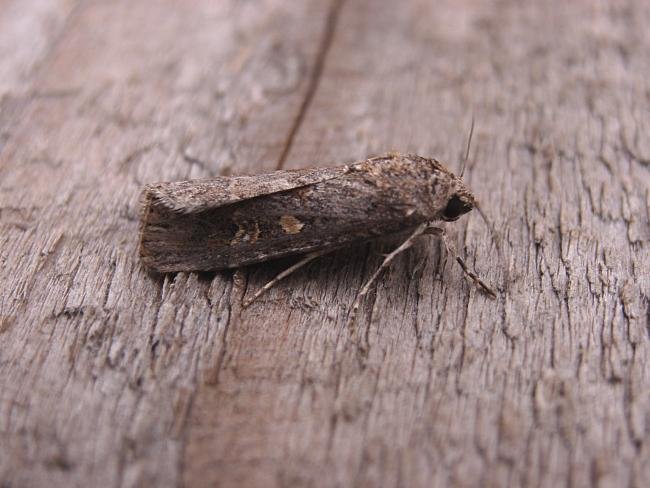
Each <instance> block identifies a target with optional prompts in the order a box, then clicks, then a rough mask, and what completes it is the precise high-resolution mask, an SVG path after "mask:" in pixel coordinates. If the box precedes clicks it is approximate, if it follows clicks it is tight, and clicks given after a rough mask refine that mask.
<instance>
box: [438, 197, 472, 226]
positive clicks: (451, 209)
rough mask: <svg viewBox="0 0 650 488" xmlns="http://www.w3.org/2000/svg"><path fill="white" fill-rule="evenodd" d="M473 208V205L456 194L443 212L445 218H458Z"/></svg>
mask: <svg viewBox="0 0 650 488" xmlns="http://www.w3.org/2000/svg"><path fill="white" fill-rule="evenodd" d="M470 210H472V205H471V204H470V203H468V202H467V201H463V200H462V199H461V198H460V197H459V196H458V195H454V196H453V197H451V198H450V199H449V201H448V202H447V206H446V207H445V210H444V211H443V212H442V218H443V220H456V219H457V218H458V217H460V216H461V215H463V214H466V213H467V212H469V211H470Z"/></svg>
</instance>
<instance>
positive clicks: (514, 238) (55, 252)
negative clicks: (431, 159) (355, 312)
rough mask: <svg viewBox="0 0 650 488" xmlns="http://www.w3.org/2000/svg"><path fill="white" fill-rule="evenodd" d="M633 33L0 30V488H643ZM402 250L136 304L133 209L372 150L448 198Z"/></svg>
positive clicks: (546, 16) (407, 20)
mask: <svg viewBox="0 0 650 488" xmlns="http://www.w3.org/2000/svg"><path fill="white" fill-rule="evenodd" d="M648 25H650V5H649V4H648V3H647V2H645V1H643V0H636V1H634V0H631V1H628V2H600V3H597V2H587V1H578V2H566V1H561V0H557V1H552V2H532V1H531V2H520V1H514V0H513V1H501V2H473V1H464V2H456V1H452V0H447V1H443V2H427V1H424V0H420V1H418V0H413V1H407V2H399V7H397V2H393V1H391V0H342V1H341V0H333V1H331V2H325V1H315V0H314V1H312V2H302V1H295V2H288V1H287V2H280V1H277V0H266V1H257V0H255V1H252V0H251V1H246V2H242V1H239V0H230V1H228V0H223V1H220V2H210V1H208V0H193V1H191V2H181V1H172V0H147V1H144V0H143V1H138V2H132V1H128V0H121V1H114V2H100V1H90V0H88V1H79V2H75V1H72V0H29V1H25V0H3V1H0V265H1V269H0V479H1V480H2V483H0V485H1V486H2V487H3V488H4V487H22V486H66V487H67V486H114V487H118V486H125V487H134V486H161V487H162V486H178V485H186V486H289V485H292V486H317V487H330V486H353V485H356V486H376V485H383V486H432V485H433V486H450V485H451V486H454V485H455V486H505V485H512V486H544V487H546V486H548V487H555V486H562V485H565V486H588V485H598V486H647V481H648V479H650V462H649V461H650V445H649V444H650V435H649V433H650V396H649V395H650V394H649V392H650V366H649V357H648V354H649V352H650V341H649V334H650V281H649V276H650V253H649V252H648V250H649V245H648V241H649V238H650V225H649V219H650V217H649V215H650V189H649V188H650V137H649V136H648V134H649V133H650V116H649V114H650V81H649V80H650V56H649V55H648V53H649V52H650V31H649V30H648ZM472 115H474V116H475V118H476V121H477V130H476V133H475V138H474V145H473V149H472V153H471V157H470V165H469V168H468V172H467V175H466V180H467V182H468V184H469V185H470V187H471V188H472V189H473V191H474V192H475V194H476V195H477V196H478V198H479V199H480V200H481V201H482V204H483V207H484V209H485V211H486V213H487V214H488V215H489V216H490V217H491V218H492V220H493V221H494V223H495V226H496V228H497V230H498V232H499V233H500V234H501V235H502V236H503V247H504V259H503V261H502V262H500V260H499V259H498V255H497V253H496V250H495V247H494V245H492V244H491V242H490V239H489V234H488V231H487V229H486V227H485V226H484V225H483V223H482V222H481V220H480V219H479V218H478V216H477V215H476V214H475V213H472V214H470V215H468V216H466V217H464V218H463V219H461V220H460V221H459V222H457V223H456V224H454V225H452V226H450V232H451V236H452V240H454V241H455V242H456V243H457V244H458V246H459V248H460V249H461V251H462V253H463V254H464V255H466V256H467V257H468V261H469V262H470V263H472V264H474V265H475V267H476V268H477V270H478V272H479V273H480V274H481V276H482V277H484V278H485V280H486V281H487V282H489V283H492V284H494V285H495V286H496V287H497V288H498V289H499V290H500V296H499V299H498V300H497V301H490V300H488V299H486V298H485V297H484V296H483V295H481V294H480V293H477V292H476V290H474V289H473V288H472V287H471V286H469V285H468V284H467V283H466V281H465V280H464V278H463V277H462V275H461V273H460V271H459V269H458V268H457V266H455V264H454V263H453V262H452V260H450V259H449V258H448V256H446V255H445V254H444V253H441V252H440V244H439V242H437V241H436V239H435V238H434V237H430V238H425V239H423V240H422V242H420V243H419V244H418V245H417V246H416V247H415V248H414V249H412V250H410V251H409V252H408V253H406V254H405V255H403V256H401V257H400V258H398V259H397V261H396V263H395V264H394V265H393V266H392V268H391V269H390V270H389V272H387V273H386V274H385V275H384V276H383V278H382V279H381V280H380V283H379V285H378V288H377V291H376V293H373V294H372V295H371V296H369V297H368V299H367V300H366V301H365V304H364V307H363V309H362V310H361V311H360V317H359V324H358V325H357V327H356V329H355V330H354V331H353V332H350V331H349V330H348V328H347V326H346V317H347V311H348V309H349V307H350V305H351V304H352V302H353V300H354V297H355V294H356V292H357V291H358V289H359V287H360V286H361V284H362V283H363V281H364V280H365V279H366V278H367V277H368V276H369V275H370V274H371V273H372V271H373V270H374V269H375V267H376V266H377V265H378V264H379V262H380V260H381V259H382V258H381V255H380V254H381V253H382V252H386V251H388V250H390V249H391V248H392V247H391V246H393V245H394V243H392V244H391V243H377V244H372V245H365V246H361V247H357V248H353V249H351V250H348V251H344V252H338V253H336V254H334V255H332V256H328V257H324V258H322V259H320V260H318V261H317V262H314V263H312V264H310V265H309V267H308V268H306V269H303V270H302V271H301V272H298V273H296V274H295V275H294V276H292V277H291V278H289V279H287V280H286V281H285V282H283V283H282V284H280V285H279V286H277V287H276V288H275V289H273V290H272V291H270V292H269V293H268V294H267V295H265V296H264V297H263V298H262V299H260V301H259V302H258V303H256V304H255V305H254V306H252V307H251V308H250V309H247V310H242V309H241V301H242V298H243V297H245V296H246V297H247V296H250V294H251V293H252V292H254V290H256V289H257V288H258V287H259V286H261V285H262V284H263V283H264V282H265V281H266V280H267V279H269V278H270V277H271V276H272V275H273V274H275V273H276V272H278V271H279V270H281V269H282V268H283V267H284V266H286V264H287V263H286V262H282V263H273V264H268V265H260V266H254V267H251V268H248V269H243V270H241V271H237V272H223V273H214V274H207V273H204V274H195V273H191V274H186V273H180V274H177V275H175V276H168V277H166V278H164V279H156V278H152V277H150V276H148V275H147V274H146V273H145V272H144V271H143V269H142V267H141V265H140V263H139V261H138V259H137V257H136V235H137V228H138V197H139V191H140V188H141V186H142V185H143V184H145V183H148V182H153V181H159V180H177V179H185V178H189V177H208V176H213V175H219V174H226V175H227V174H242V173H258V172H262V171H267V170H272V169H274V168H278V167H283V168H298V167H304V166H311V165H315V164H323V165H325V164H338V163H342V162H346V161H349V160H354V159H359V158H363V157H366V156H367V155H372V154H379V153H383V152H385V151H387V150H393V149H395V150H400V151H402V152H416V153H420V154H425V155H431V156H435V157H437V158H439V159H441V160H443V161H447V162H449V164H450V166H451V167H452V168H454V167H455V168H457V167H458V166H457V161H459V159H460V157H461V154H462V152H463V146H464V142H465V140H466V137H467V133H468V128H469V124H470V119H471V117H472Z"/></svg>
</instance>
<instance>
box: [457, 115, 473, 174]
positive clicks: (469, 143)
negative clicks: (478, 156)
mask: <svg viewBox="0 0 650 488" xmlns="http://www.w3.org/2000/svg"><path fill="white" fill-rule="evenodd" d="M473 135H474V116H473V115H472V126H471V127H470V129H469V137H468V138H467V150H466V151H465V159H463V165H462V166H461V167H460V177H461V178H462V177H463V175H464V174H465V166H466V165H467V159H468V158H469V148H470V146H471V145H472V136H473Z"/></svg>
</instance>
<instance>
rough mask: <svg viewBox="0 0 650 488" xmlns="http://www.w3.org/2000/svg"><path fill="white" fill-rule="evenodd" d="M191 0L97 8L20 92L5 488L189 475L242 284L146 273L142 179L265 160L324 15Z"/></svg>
mask: <svg viewBox="0 0 650 488" xmlns="http://www.w3.org/2000/svg"><path fill="white" fill-rule="evenodd" d="M188 7H189V6H188V5H187V3H186V2H172V1H160V2H159V1H150V2H136V3H133V2H128V1H124V2H84V3H83V4H82V5H81V6H80V7H79V8H78V9H77V10H76V12H75V18H74V22H71V23H69V24H68V26H67V28H66V30H65V31H64V32H63V33H62V35H61V36H60V37H59V39H58V40H57V41H56V43H52V49H51V50H50V51H49V52H48V54H47V58H46V59H45V60H43V61H42V62H41V66H40V68H39V70H38V76H37V77H34V79H32V80H31V87H30V90H29V91H28V92H26V93H23V92H18V91H15V92H12V94H14V93H15V95H14V96H15V97H22V99H21V108H20V112H14V116H13V120H12V121H10V123H9V122H8V123H7V125H6V126H7V127H8V129H7V131H8V134H7V142H6V144H5V146H4V148H3V152H2V155H1V160H0V182H1V183H0V208H1V209H2V215H1V224H2V231H1V232H0V243H1V244H0V246H1V249H2V256H1V259H2V263H3V266H2V271H1V272H0V273H1V275H0V283H1V289H2V290H3V293H2V294H1V296H0V317H1V321H2V322H1V324H2V325H1V327H0V330H2V343H1V345H0V348H1V349H0V351H1V353H0V358H1V363H0V370H1V374H0V376H1V378H2V379H1V380H0V419H2V421H1V424H0V425H2V427H1V432H2V441H1V442H0V444H1V445H2V455H1V456H0V479H2V480H6V481H7V482H8V483H10V484H11V485H12V486H13V484H16V485H18V486H26V485H30V486H36V485H41V486H42V485H45V484H48V485H49V484H51V483H54V484H57V485H61V486H63V485H66V486H67V485H78V486H88V485H94V486H118V485H126V486H143V485H153V484H155V485H158V486H162V485H173V484H176V483H177V482H178V480H180V476H181V473H182V467H183V450H184V446H185V441H184V438H185V419H186V417H187V413H188V411H189V409H190V406H191V403H192V398H193V396H194V393H195V391H196V388H197V384H198V382H199V373H200V371H201V370H202V369H205V365H204V364H214V363H215V362H216V359H217V358H218V357H219V354H220V350H221V348H222V342H223V337H224V336H225V333H226V327H227V323H228V320H229V315H230V307H231V305H230V301H231V298H230V291H231V288H232V283H231V281H232V279H231V276H230V275H228V274H225V275H218V276H216V277H215V278H214V279H206V278H204V277H200V276H197V275H179V276H176V277H170V278H168V279H165V280H164V281H163V280H156V279H152V278H150V277H148V276H147V275H146V273H145V272H144V271H143V269H142V268H141V267H140V264H139V262H138V260H137V259H136V253H135V248H134V244H135V236H136V234H137V226H138V222H137V218H138V208H137V207H138V196H139V192H140V189H141V185H142V184H143V183H144V182H149V181H156V180H159V179H168V180H173V179H178V178H186V177H198V176H209V175H211V174H216V173H218V172H221V173H227V172H228V171H230V169H229V168H234V167H236V168H237V171H253V170H255V171H258V170H261V169H272V168H273V167H274V166H275V165H276V164H277V161H278V160H279V158H280V155H281V153H282V151H283V149H284V146H285V145H286V140H287V137H288V134H289V133H290V130H291V127H292V126H293V124H294V120H295V118H296V114H298V113H299V110H300V106H301V104H302V100H303V99H304V96H305V95H304V94H305V92H306V90H307V89H308V87H309V83H308V80H309V73H310V72H311V70H312V69H313V64H314V60H315V59H316V58H317V52H318V50H319V46H320V43H321V38H322V35H321V31H322V28H323V25H324V24H325V20H326V18H327V15H328V7H327V5H321V4H319V3H311V4H304V5H301V6H298V5H296V6H294V7H291V8H289V7H288V6H287V5H284V4H282V3H280V2H272V1H270V2H264V3H260V2H246V3H242V2H236V1H233V2H219V3H215V2H200V1H196V2H193V3H192V5H191V8H188ZM34 57H37V55H36V54H34ZM9 89H10V90H13V88H12V87H11V86H10V88H9ZM42 94H52V96H42ZM3 117H4V112H3ZM201 161H218V164H214V165H204V164H203V163H202V162H201Z"/></svg>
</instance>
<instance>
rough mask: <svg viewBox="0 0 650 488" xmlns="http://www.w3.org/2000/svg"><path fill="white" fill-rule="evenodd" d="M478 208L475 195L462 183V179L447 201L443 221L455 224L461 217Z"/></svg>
mask: <svg viewBox="0 0 650 488" xmlns="http://www.w3.org/2000/svg"><path fill="white" fill-rule="evenodd" d="M475 206H476V200H475V199H474V195H472V192H471V191H469V189H468V188H467V187H466V186H465V185H464V184H463V183H462V182H461V181H460V178H459V179H458V181H457V182H456V185H454V186H453V189H452V191H451V192H450V194H449V198H448V199H447V205H446V206H445V208H444V210H443V211H442V213H441V215H440V216H441V218H442V220H445V221H447V222H453V221H454V220H458V218H459V217H460V216H461V215H464V214H466V213H467V212H469V211H470V210H472V209H473V208H474V207H475Z"/></svg>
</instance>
